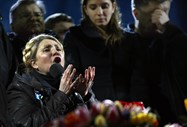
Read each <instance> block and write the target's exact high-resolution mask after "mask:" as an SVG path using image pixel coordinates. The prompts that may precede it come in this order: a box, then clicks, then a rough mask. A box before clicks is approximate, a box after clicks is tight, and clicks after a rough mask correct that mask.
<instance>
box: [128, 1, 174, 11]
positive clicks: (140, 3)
mask: <svg viewBox="0 0 187 127" xmlns="http://www.w3.org/2000/svg"><path fill="white" fill-rule="evenodd" d="M150 1H154V2H158V3H163V2H165V1H172V0H131V7H132V8H137V9H139V8H140V7H142V6H145V5H148V3H149V2H150Z"/></svg>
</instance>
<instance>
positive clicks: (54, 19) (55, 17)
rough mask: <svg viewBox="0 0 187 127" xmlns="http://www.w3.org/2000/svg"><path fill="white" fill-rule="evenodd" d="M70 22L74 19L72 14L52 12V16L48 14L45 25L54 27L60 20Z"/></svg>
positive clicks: (50, 27)
mask: <svg viewBox="0 0 187 127" xmlns="http://www.w3.org/2000/svg"><path fill="white" fill-rule="evenodd" d="M61 21H62V22H70V23H73V20H72V18H71V16H69V15H67V14H65V13H55V14H52V15H50V16H48V17H47V18H46V19H45V27H46V28H47V29H53V27H54V26H55V24H56V23H58V22H61Z"/></svg>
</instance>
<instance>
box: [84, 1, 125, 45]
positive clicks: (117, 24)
mask: <svg viewBox="0 0 187 127" xmlns="http://www.w3.org/2000/svg"><path fill="white" fill-rule="evenodd" d="M110 1H111V2H112V3H116V9H115V11H114V13H113V15H112V17H111V20H110V22H109V24H108V29H107V35H106V32H105V31H103V30H102V29H99V28H98V30H99V31H100V33H101V35H102V37H103V39H105V40H106V44H108V43H109V44H113V43H116V42H119V41H121V40H122V38H123V33H122V26H121V25H122V24H121V13H120V11H119V7H118V5H117V1H116V0H110ZM87 3H88V0H81V11H82V20H87V21H90V19H89V17H88V16H87V14H86V12H85V10H84V7H85V6H86V5H87ZM91 24H92V23H91Z"/></svg>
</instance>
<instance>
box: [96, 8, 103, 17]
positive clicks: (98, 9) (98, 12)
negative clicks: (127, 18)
mask: <svg viewBox="0 0 187 127" xmlns="http://www.w3.org/2000/svg"><path fill="white" fill-rule="evenodd" d="M97 14H98V15H102V14H103V9H102V7H98V8H97Z"/></svg>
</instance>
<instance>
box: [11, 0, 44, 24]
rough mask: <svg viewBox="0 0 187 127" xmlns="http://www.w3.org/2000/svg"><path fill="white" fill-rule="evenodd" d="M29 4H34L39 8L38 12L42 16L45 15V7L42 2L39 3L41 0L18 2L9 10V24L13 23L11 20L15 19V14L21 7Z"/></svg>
mask: <svg viewBox="0 0 187 127" xmlns="http://www.w3.org/2000/svg"><path fill="white" fill-rule="evenodd" d="M30 4H36V5H37V6H38V7H39V8H40V10H41V12H42V13H43V14H45V13H46V9H45V5H44V3H43V1H41V0H18V1H17V2H16V3H14V4H13V5H12V6H11V8H10V11H9V23H10V24H11V23H12V22H13V20H14V19H15V13H16V11H17V10H18V9H19V8H20V7H21V6H24V5H30Z"/></svg>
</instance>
